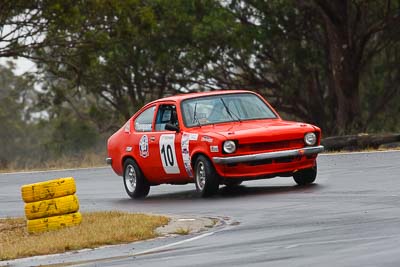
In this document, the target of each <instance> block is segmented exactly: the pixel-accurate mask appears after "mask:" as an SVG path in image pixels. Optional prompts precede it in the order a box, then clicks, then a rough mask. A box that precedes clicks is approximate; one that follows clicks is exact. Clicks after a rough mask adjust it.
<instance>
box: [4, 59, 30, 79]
mask: <svg viewBox="0 0 400 267" xmlns="http://www.w3.org/2000/svg"><path fill="white" fill-rule="evenodd" d="M7 61H13V62H14V63H15V64H16V68H15V70H14V73H15V74H16V75H21V74H24V73H25V72H34V71H36V64H35V63H33V62H32V61H30V60H29V59H26V58H22V57H18V58H17V59H14V58H7V57H3V58H0V64H1V65H6V62H7Z"/></svg>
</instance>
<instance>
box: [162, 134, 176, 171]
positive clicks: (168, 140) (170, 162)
mask: <svg viewBox="0 0 400 267" xmlns="http://www.w3.org/2000/svg"><path fill="white" fill-rule="evenodd" d="M160 156H161V162H162V165H163V168H164V171H165V173H168V174H173V173H180V170H179V166H178V161H177V158H176V153H175V134H162V135H161V136H160Z"/></svg>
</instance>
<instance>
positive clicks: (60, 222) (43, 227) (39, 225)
mask: <svg viewBox="0 0 400 267" xmlns="http://www.w3.org/2000/svg"><path fill="white" fill-rule="evenodd" d="M81 221H82V215H81V214H80V213H79V212H75V213H70V214H65V215H60V216H53V217H47V218H42V219H36V220H28V221H27V227H28V232H29V233H40V232H44V231H50V230H57V229H60V228H63V227H66V226H74V225H78V224H80V223H81Z"/></svg>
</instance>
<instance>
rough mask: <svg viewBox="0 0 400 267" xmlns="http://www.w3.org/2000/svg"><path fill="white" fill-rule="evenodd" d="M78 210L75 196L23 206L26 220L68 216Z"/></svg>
mask: <svg viewBox="0 0 400 267" xmlns="http://www.w3.org/2000/svg"><path fill="white" fill-rule="evenodd" d="M78 210H79V202H78V198H77V196H76V195H70V196H65V197H58V198H53V199H48V200H42V201H36V202H31V203H26V204H25V216H26V218H27V219H28V220H33V219H39V218H44V217H51V216H56V215H62V214H68V213H73V212H76V211H78Z"/></svg>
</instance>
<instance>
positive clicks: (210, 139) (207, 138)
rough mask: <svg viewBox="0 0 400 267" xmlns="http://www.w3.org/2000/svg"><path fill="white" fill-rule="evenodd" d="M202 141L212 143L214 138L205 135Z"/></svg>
mask: <svg viewBox="0 0 400 267" xmlns="http://www.w3.org/2000/svg"><path fill="white" fill-rule="evenodd" d="M201 141H203V142H207V143H212V142H213V141H214V140H213V139H212V138H211V137H209V136H207V135H205V136H203V137H202V138H201Z"/></svg>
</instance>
